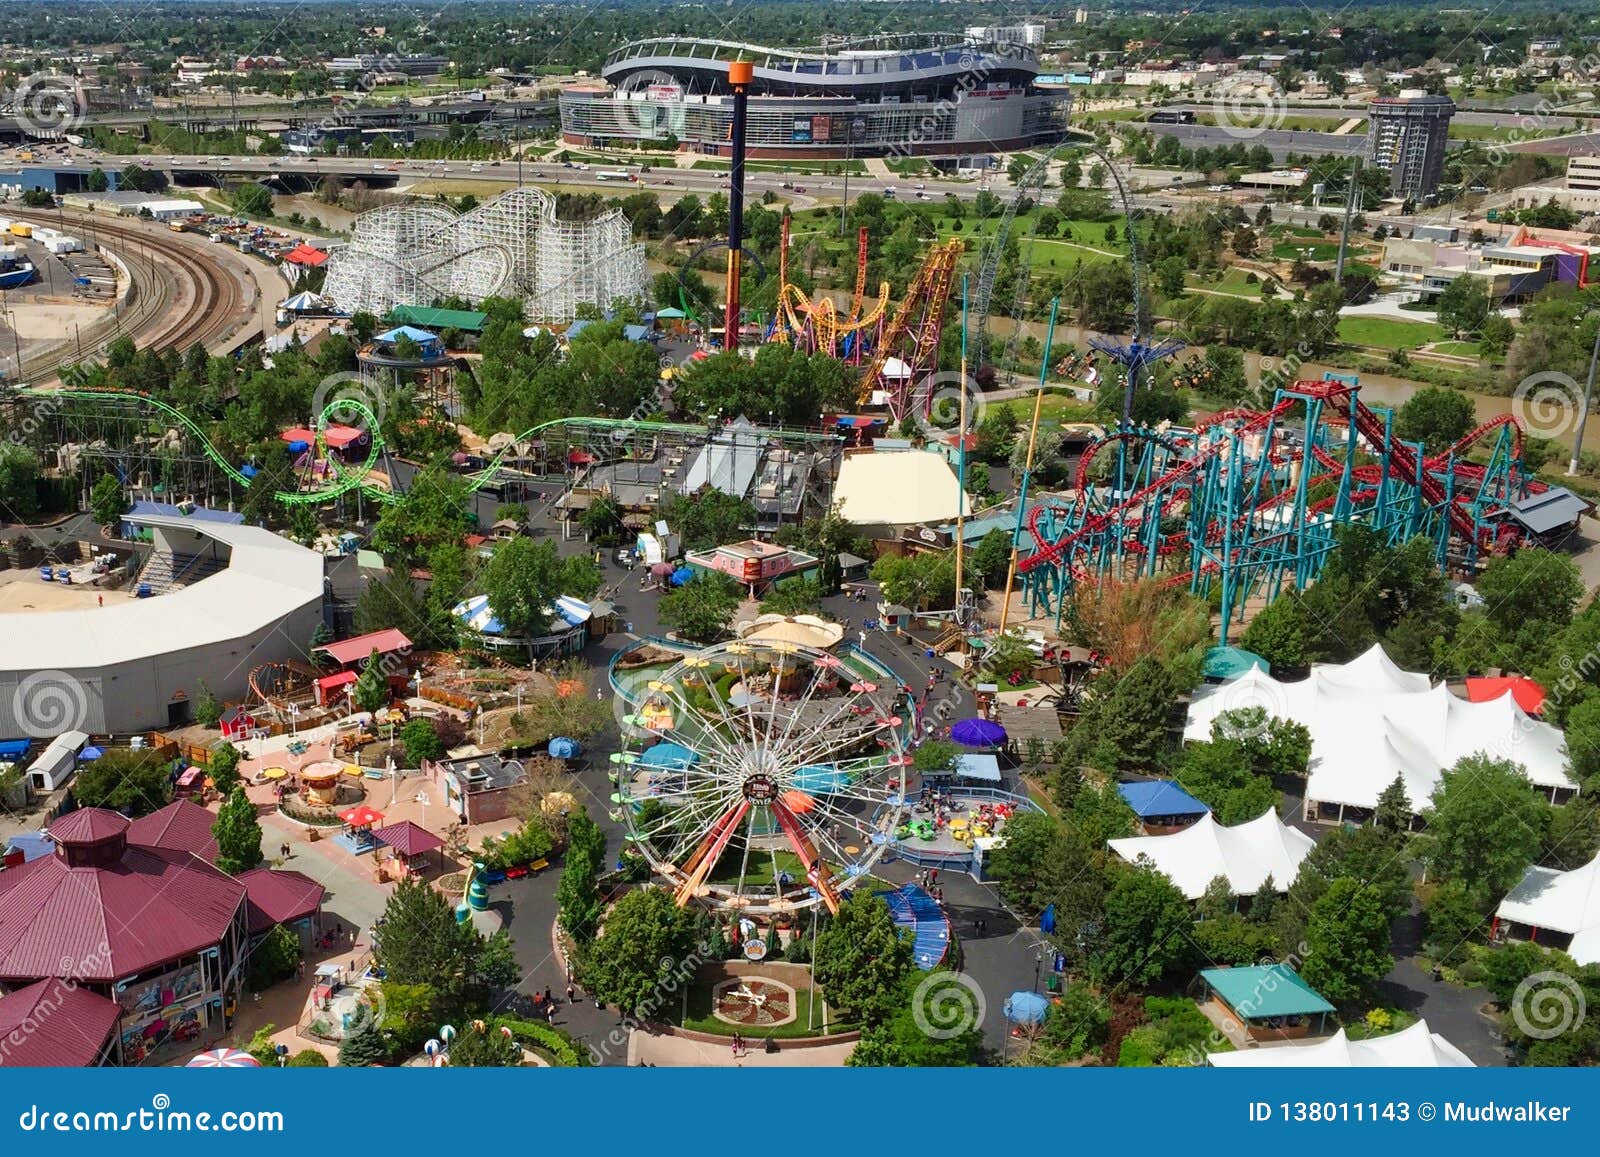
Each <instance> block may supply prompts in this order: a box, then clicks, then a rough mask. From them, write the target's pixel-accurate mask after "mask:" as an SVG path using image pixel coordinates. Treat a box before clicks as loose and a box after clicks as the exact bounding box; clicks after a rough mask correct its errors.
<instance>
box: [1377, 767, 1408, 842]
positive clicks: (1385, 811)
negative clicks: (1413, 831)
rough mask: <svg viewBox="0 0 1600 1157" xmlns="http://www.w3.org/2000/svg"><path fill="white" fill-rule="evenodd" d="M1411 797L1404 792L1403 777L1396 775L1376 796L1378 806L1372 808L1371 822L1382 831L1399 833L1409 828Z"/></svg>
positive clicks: (1404, 783)
mask: <svg viewBox="0 0 1600 1157" xmlns="http://www.w3.org/2000/svg"><path fill="white" fill-rule="evenodd" d="M1415 814H1416V813H1415V812H1414V811H1413V810H1412V808H1411V797H1410V796H1408V795H1407V794H1406V781H1405V779H1404V777H1402V776H1399V775H1396V776H1395V777H1394V782H1393V783H1391V784H1390V785H1389V786H1388V787H1386V788H1384V789H1383V793H1382V794H1381V795H1379V796H1378V806H1377V807H1376V808H1375V809H1373V812H1372V822H1373V823H1374V824H1376V825H1377V826H1378V827H1379V828H1381V829H1382V830H1383V831H1386V832H1391V833H1393V834H1395V835H1399V834H1400V833H1401V832H1405V831H1409V830H1410V828H1411V817H1412V816H1413V815H1415Z"/></svg>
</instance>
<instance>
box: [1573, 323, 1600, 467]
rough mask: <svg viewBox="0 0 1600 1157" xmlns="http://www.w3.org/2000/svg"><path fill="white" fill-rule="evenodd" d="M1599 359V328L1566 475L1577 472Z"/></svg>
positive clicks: (1595, 336) (1591, 353) (1581, 455)
mask: <svg viewBox="0 0 1600 1157" xmlns="http://www.w3.org/2000/svg"><path fill="white" fill-rule="evenodd" d="M1597 361H1600V328H1596V329H1595V331H1594V349H1592V350H1591V351H1590V352H1589V381H1588V383H1587V384H1586V385H1585V386H1584V387H1583V405H1582V406H1580V407H1579V408H1578V431H1577V433H1576V434H1575V435H1574V436H1573V439H1572V460H1571V461H1570V462H1568V463H1567V477H1569V478H1570V477H1572V475H1574V474H1576V473H1577V472H1578V459H1579V458H1581V457H1583V428H1584V426H1586V425H1587V424H1588V422H1589V403H1590V402H1592V401H1593V400H1594V371H1595V363H1596V362H1597Z"/></svg>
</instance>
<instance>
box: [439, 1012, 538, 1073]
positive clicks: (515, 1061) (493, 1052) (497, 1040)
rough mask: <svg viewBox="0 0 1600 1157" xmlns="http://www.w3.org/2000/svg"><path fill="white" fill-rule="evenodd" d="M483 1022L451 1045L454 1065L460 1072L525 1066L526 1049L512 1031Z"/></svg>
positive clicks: (459, 1034)
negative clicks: (523, 1064) (524, 1051)
mask: <svg viewBox="0 0 1600 1157" xmlns="http://www.w3.org/2000/svg"><path fill="white" fill-rule="evenodd" d="M480 1024H483V1022H481V1021H477V1022H474V1023H473V1024H469V1025H467V1026H465V1027H464V1028H462V1029H460V1030H459V1031H458V1032H457V1033H456V1038H455V1040H453V1041H451V1042H450V1066H451V1067H452V1068H458V1069H487V1068H498V1069H509V1068H516V1067H517V1066H519V1065H521V1064H522V1046H521V1045H519V1044H518V1043H517V1041H516V1038H515V1037H513V1036H512V1035H511V1034H510V1033H508V1032H502V1031H501V1030H500V1029H498V1028H495V1027H494V1026H492V1025H488V1024H483V1027H482V1028H479V1027H478V1026H479V1025H480Z"/></svg>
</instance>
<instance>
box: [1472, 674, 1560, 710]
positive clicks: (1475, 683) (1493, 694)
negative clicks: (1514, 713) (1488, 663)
mask: <svg viewBox="0 0 1600 1157" xmlns="http://www.w3.org/2000/svg"><path fill="white" fill-rule="evenodd" d="M1507 691H1509V692H1511V697H1512V698H1513V699H1515V700H1516V701H1517V706H1518V707H1520V708H1522V709H1523V710H1524V711H1526V712H1527V713H1528V714H1529V715H1537V714H1539V713H1540V712H1541V711H1543V710H1544V688H1543V687H1541V686H1539V684H1537V683H1535V682H1534V681H1533V680H1532V679H1529V678H1527V677H1526V676H1524V675H1502V676H1498V677H1494V678H1490V677H1484V678H1475V679H1468V680H1467V698H1468V699H1469V700H1470V701H1471V702H1473V703H1490V702H1493V701H1494V700H1496V699H1498V698H1500V696H1502V695H1504V694H1505V693H1506V692H1507Z"/></svg>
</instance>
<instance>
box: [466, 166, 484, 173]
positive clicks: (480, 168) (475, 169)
mask: <svg viewBox="0 0 1600 1157" xmlns="http://www.w3.org/2000/svg"><path fill="white" fill-rule="evenodd" d="M467 172H469V173H481V172H483V166H482V165H473V166H472V167H471V168H470V169H468V170H467Z"/></svg>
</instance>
